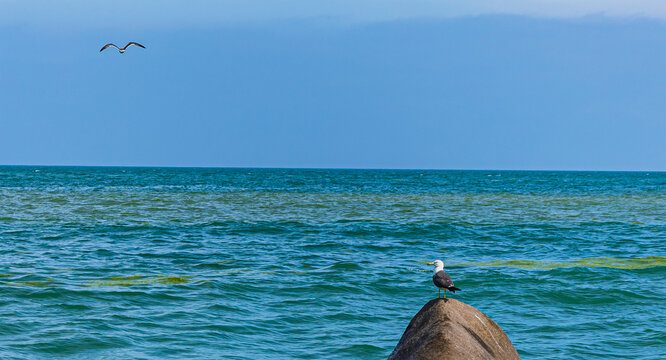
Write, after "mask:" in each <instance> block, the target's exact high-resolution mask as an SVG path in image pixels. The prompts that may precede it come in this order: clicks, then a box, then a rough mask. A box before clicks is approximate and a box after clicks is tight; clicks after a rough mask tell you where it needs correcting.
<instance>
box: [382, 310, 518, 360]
mask: <svg viewBox="0 0 666 360" xmlns="http://www.w3.org/2000/svg"><path fill="white" fill-rule="evenodd" d="M407 359H409V360H419V359H424V360H426V359H427V360H439V359H442V360H448V359H464V360H477V359H478V360H486V359H488V360H493V359H520V356H519V355H518V352H517V351H516V349H515V348H514V347H513V344H511V340H509V337H508V336H506V334H505V333H504V331H503V330H502V328H500V327H499V325H497V324H496V323H495V322H494V321H492V320H490V318H489V317H487V316H486V315H485V314H484V313H482V312H481V311H479V310H477V309H476V308H474V307H472V306H470V305H467V304H465V303H463V302H460V301H458V300H454V299H434V300H431V301H429V302H428V303H427V304H425V306H424V307H423V308H422V309H421V311H419V312H418V314H416V316H414V318H413V319H412V321H411V322H410V323H409V325H408V326H407V329H406V330H405V333H404V334H402V338H400V341H399V342H398V345H396V347H395V350H393V352H392V353H391V355H390V356H389V360H407Z"/></svg>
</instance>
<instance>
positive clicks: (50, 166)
mask: <svg viewBox="0 0 666 360" xmlns="http://www.w3.org/2000/svg"><path fill="white" fill-rule="evenodd" d="M0 167H41V168H134V169H142V168H145V169H263V170H377V171H400V170H404V171H511V172H581V173H584V172H608V173H611V172H619V173H666V170H656V169H641V170H617V169H499V168H495V169H492V168H409V167H395V168H388V167H288V166H215V165H211V166H187V165H71V164H70V165H62V164H59V165H54V164H50V165H43V164H0Z"/></svg>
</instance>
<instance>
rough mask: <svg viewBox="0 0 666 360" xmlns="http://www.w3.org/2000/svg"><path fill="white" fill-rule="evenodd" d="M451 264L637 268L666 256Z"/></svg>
mask: <svg viewBox="0 0 666 360" xmlns="http://www.w3.org/2000/svg"><path fill="white" fill-rule="evenodd" d="M449 266H463V267H467V266H476V267H515V268H520V269H538V270H553V269H560V268H574V267H589V268H593V267H601V268H610V269H624V270H636V269H647V268H652V267H660V266H666V257H664V256H647V257H642V258H614V257H595V258H583V259H578V260H573V261H571V262H555V261H536V260H495V261H473V262H467V263H457V264H450V265H449Z"/></svg>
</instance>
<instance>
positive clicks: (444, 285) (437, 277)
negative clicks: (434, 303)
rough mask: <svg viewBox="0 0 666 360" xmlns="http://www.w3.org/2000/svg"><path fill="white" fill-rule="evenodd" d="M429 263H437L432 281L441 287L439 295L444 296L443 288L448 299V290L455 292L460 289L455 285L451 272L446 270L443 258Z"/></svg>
mask: <svg viewBox="0 0 666 360" xmlns="http://www.w3.org/2000/svg"><path fill="white" fill-rule="evenodd" d="M428 265H435V273H434V274H433V275H432V282H433V283H435V286H437V288H438V289H439V296H438V297H442V290H444V298H445V299H446V290H448V291H450V292H452V293H455V292H456V290H460V289H458V288H457V287H455V286H453V280H451V277H450V276H449V274H447V273H446V272H445V271H444V263H443V262H442V260H435V262H431V263H428Z"/></svg>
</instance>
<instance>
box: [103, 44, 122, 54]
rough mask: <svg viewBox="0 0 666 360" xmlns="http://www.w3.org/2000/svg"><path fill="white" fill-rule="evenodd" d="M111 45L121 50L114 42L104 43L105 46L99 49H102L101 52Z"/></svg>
mask: <svg viewBox="0 0 666 360" xmlns="http://www.w3.org/2000/svg"><path fill="white" fill-rule="evenodd" d="M109 46H113V47H114V48H116V49H118V50H120V48H119V47H117V46H116V45H114V44H106V45H104V46H103V47H102V48H101V49H100V50H99V51H100V52H102V50H104V49H106V48H108V47H109Z"/></svg>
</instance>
